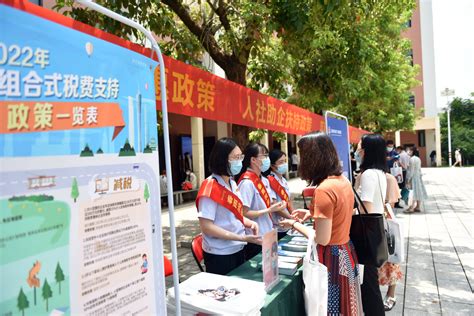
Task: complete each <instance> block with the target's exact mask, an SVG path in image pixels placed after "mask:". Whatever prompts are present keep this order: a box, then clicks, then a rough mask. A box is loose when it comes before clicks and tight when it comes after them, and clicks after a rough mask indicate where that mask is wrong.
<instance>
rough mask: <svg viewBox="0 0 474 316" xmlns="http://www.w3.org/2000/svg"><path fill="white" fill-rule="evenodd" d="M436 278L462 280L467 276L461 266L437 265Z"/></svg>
mask: <svg viewBox="0 0 474 316" xmlns="http://www.w3.org/2000/svg"><path fill="white" fill-rule="evenodd" d="M435 270H436V278H437V279H438V280H448V281H450V280H462V279H463V278H466V274H465V272H464V270H463V268H462V267H461V265H459V264H446V263H435Z"/></svg>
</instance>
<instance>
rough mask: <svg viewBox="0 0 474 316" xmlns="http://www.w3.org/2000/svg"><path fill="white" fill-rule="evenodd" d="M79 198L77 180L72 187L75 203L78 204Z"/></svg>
mask: <svg viewBox="0 0 474 316" xmlns="http://www.w3.org/2000/svg"><path fill="white" fill-rule="evenodd" d="M78 197H79V188H78V186H77V179H76V178H74V179H72V187H71V198H72V199H74V203H76V200H77V198H78Z"/></svg>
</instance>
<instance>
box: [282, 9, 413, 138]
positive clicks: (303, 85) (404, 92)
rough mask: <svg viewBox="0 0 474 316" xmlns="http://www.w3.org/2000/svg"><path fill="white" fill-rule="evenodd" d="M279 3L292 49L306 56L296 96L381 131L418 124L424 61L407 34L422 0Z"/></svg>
mask: <svg viewBox="0 0 474 316" xmlns="http://www.w3.org/2000/svg"><path fill="white" fill-rule="evenodd" d="M275 2H276V5H275V16H276V20H277V21H278V22H279V23H280V25H281V31H280V33H279V34H280V36H281V37H282V38H283V43H285V50H286V52H287V53H288V54H291V56H292V57H293V58H294V59H295V60H297V61H298V62H297V63H295V64H294V68H293V76H294V80H295V87H294V91H295V93H294V94H293V95H292V97H291V98H290V100H289V101H291V102H293V103H295V104H298V105H300V106H304V107H306V108H308V109H310V110H313V111H314V112H317V113H322V110H332V111H336V112H338V113H341V114H343V115H347V116H348V119H349V121H350V123H351V124H353V125H356V126H360V127H362V128H365V129H369V130H373V131H390V130H396V129H411V128H412V127H413V124H414V112H413V107H412V106H411V105H410V104H409V102H408V98H409V95H410V93H411V92H410V89H411V88H412V87H414V86H415V85H417V82H416V81H415V80H414V77H415V75H416V72H417V67H412V66H411V65H410V60H409V58H408V57H407V52H408V50H409V48H410V47H409V42H408V40H404V39H402V38H401V36H400V33H401V32H402V31H403V27H404V23H405V22H406V21H407V20H408V19H409V18H410V15H411V13H412V10H413V9H414V7H415V1H413V0H400V1H388V0H379V1H370V0H360V1H349V0H324V1H322V0H320V1H306V0H294V1H283V0H276V1H275Z"/></svg>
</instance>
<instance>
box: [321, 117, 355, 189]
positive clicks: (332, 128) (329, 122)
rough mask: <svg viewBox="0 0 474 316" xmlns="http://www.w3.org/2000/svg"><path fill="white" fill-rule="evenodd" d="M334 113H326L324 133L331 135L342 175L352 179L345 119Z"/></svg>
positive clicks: (347, 130)
mask: <svg viewBox="0 0 474 316" xmlns="http://www.w3.org/2000/svg"><path fill="white" fill-rule="evenodd" d="M334 115H336V114H334ZM334 115H332V113H326V133H327V134H328V135H329V137H331V139H332V142H333V143H334V146H335V147H336V150H337V154H338V155H339V160H340V162H341V167H342V170H343V174H344V176H345V177H346V178H348V179H349V180H352V172H351V157H350V154H349V146H350V143H349V129H348V124H347V119H346V118H345V117H344V116H339V115H338V114H337V116H334Z"/></svg>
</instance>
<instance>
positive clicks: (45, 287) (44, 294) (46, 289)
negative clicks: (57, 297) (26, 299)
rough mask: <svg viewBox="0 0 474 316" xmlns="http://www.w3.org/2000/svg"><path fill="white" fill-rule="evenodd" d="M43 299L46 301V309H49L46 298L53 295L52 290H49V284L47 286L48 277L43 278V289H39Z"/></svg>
mask: <svg viewBox="0 0 474 316" xmlns="http://www.w3.org/2000/svg"><path fill="white" fill-rule="evenodd" d="M41 295H42V297H43V299H44V300H45V301H46V311H48V310H49V307H48V300H49V299H50V298H51V297H53V291H51V286H49V283H48V279H44V284H43V289H42V291H41Z"/></svg>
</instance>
